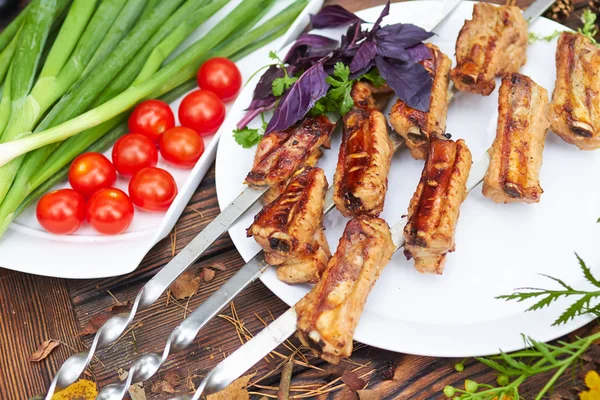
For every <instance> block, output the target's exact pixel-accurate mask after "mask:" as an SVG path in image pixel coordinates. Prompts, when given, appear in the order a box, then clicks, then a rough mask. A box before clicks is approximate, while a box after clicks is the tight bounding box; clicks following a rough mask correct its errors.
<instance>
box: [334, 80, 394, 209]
mask: <svg viewBox="0 0 600 400" xmlns="http://www.w3.org/2000/svg"><path fill="white" fill-rule="evenodd" d="M351 96H352V99H353V100H354V107H353V108H352V110H350V112H348V113H347V114H346V115H345V116H344V133H343V136H342V145H341V147H340V152H339V155H338V163H337V167H336V170H335V176H334V180H333V184H334V187H335V191H334V195H333V201H334V202H335V206H336V208H337V209H338V210H339V211H340V212H341V213H342V214H343V215H344V216H346V217H352V216H356V215H359V214H368V215H374V216H377V215H379V213H381V211H382V210H383V203H384V200H385V194H386V192H387V177H388V173H389V171H390V163H391V161H392V160H391V159H392V145H391V143H390V139H389V137H388V127H387V121H386V120H385V117H384V115H383V114H382V113H381V112H380V111H379V110H378V109H377V107H376V106H375V100H374V98H373V96H372V87H371V86H370V85H369V84H366V83H363V82H357V83H355V84H354V86H353V88H352V92H351Z"/></svg>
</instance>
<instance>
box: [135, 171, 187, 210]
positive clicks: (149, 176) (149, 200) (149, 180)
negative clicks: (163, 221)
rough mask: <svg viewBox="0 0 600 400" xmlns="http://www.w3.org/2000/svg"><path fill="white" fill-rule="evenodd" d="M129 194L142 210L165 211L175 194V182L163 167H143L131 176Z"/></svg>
mask: <svg viewBox="0 0 600 400" xmlns="http://www.w3.org/2000/svg"><path fill="white" fill-rule="evenodd" d="M129 196H131V201H133V204H135V205H136V206H138V207H139V208H141V209H142V210H146V211H166V210H167V209H168V208H169V206H170V205H171V203H172V202H173V200H175V196H177V184H176V183H175V179H173V177H172V176H171V174H170V173H168V172H167V171H165V170H164V169H160V168H154V167H149V168H144V169H142V170H140V171H139V172H138V173H137V174H135V175H134V176H133V178H131V181H130V182H129Z"/></svg>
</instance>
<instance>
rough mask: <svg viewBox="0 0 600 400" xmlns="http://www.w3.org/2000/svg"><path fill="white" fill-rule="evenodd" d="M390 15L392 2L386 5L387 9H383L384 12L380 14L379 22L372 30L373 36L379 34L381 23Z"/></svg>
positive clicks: (376, 22)
mask: <svg viewBox="0 0 600 400" xmlns="http://www.w3.org/2000/svg"><path fill="white" fill-rule="evenodd" d="M389 13H390V0H388V1H387V3H385V7H383V10H381V14H379V18H377V21H375V23H374V24H373V27H372V28H371V35H372V34H374V33H377V30H378V29H379V25H381V21H383V19H384V18H385V17H387V16H388V14H389Z"/></svg>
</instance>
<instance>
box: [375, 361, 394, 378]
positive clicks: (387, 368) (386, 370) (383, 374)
mask: <svg viewBox="0 0 600 400" xmlns="http://www.w3.org/2000/svg"><path fill="white" fill-rule="evenodd" d="M394 371H395V367H394V362H393V361H391V360H388V361H386V362H385V364H384V365H383V367H382V368H381V370H380V373H379V378H380V379H381V380H382V381H391V380H392V379H394Z"/></svg>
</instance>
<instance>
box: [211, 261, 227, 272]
mask: <svg viewBox="0 0 600 400" xmlns="http://www.w3.org/2000/svg"><path fill="white" fill-rule="evenodd" d="M210 267H211V268H212V269H216V270H217V271H225V270H226V269H227V267H226V266H225V264H224V263H222V262H217V263H214V264H212V265H211V266H210Z"/></svg>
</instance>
